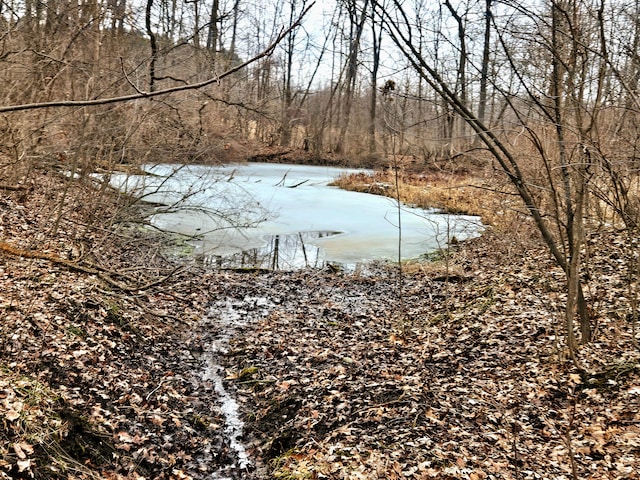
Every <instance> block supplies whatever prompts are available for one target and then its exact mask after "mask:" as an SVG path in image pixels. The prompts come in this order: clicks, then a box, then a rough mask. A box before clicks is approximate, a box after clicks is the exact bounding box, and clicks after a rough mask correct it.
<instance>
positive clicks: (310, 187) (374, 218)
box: [111, 163, 482, 269]
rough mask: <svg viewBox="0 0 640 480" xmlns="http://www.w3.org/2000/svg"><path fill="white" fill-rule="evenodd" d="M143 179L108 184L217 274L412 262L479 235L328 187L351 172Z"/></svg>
mask: <svg viewBox="0 0 640 480" xmlns="http://www.w3.org/2000/svg"><path fill="white" fill-rule="evenodd" d="M145 170H146V171H147V172H149V174H150V175H147V176H124V175H119V176H114V177H112V179H111V182H112V184H113V185H115V186H117V187H118V188H120V189H121V190H125V191H129V192H132V193H136V194H139V195H142V196H143V198H144V200H146V201H149V202H153V203H156V204H158V205H159V206H158V207H157V210H156V213H155V214H154V215H153V217H152V223H153V224H154V225H155V226H156V227H158V228H161V229H163V230H167V231H171V232H176V233H180V234H183V235H186V236H187V237H188V238H189V240H188V242H189V244H191V245H192V246H193V248H194V249H195V254H196V255H197V257H198V258H200V259H201V260H202V261H203V262H206V263H210V264H212V265H217V266H219V267H243V266H246V267H260V268H272V269H293V268H301V267H305V266H313V267H319V266H323V265H325V264H326V263H327V262H330V263H337V264H341V265H343V266H353V265H355V264H358V263H362V262H367V261H372V260H397V259H398V256H399V253H400V257H401V258H403V259H411V258H418V257H420V256H421V255H424V254H427V253H429V252H433V251H435V250H437V249H439V248H443V247H445V246H446V245H447V243H448V242H450V241H451V240H452V239H453V238H454V237H455V239H457V240H465V239H468V238H470V237H475V236H478V235H479V234H480V232H481V230H482V224H481V223H480V220H479V218H478V217H471V216H460V215H446V214H441V213H438V212H436V211H433V210H422V209H417V208H411V207H408V206H406V205H401V206H400V207H398V205H397V203H396V202H395V201H394V200H392V199H389V198H385V197H381V196H377V195H371V194H366V193H357V192H350V191H345V190H341V189H339V188H337V187H332V186H329V183H330V182H331V181H332V180H334V179H335V178H337V177H338V176H340V175H343V174H346V173H349V172H352V171H354V170H349V169H344V168H335V167H322V166H302V165H281V164H262V163H249V164H239V165H226V166H223V167H211V166H183V165H156V166H147V167H146V168H145ZM400 238H401V242H400V240H399V239H400ZM400 246H401V248H400V249H399V247H400Z"/></svg>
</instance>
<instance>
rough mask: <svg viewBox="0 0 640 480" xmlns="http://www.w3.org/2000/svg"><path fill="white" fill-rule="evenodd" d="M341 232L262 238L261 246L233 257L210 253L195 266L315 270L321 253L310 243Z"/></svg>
mask: <svg viewBox="0 0 640 480" xmlns="http://www.w3.org/2000/svg"><path fill="white" fill-rule="evenodd" d="M340 233H342V232H333V231H320V232H298V233H295V234H278V235H265V236H264V237H263V239H264V240H265V244H264V245H262V246H260V247H256V248H248V249H246V250H242V251H240V252H237V253H233V254H227V255H219V254H216V253H215V251H214V250H210V251H207V250H205V251H204V252H203V253H201V254H199V255H198V256H197V260H198V262H200V263H201V264H203V265H206V266H208V267H214V268H217V269H245V268H247V269H248V268H251V269H268V270H292V269H298V268H307V267H312V268H319V267H323V266H324V264H325V260H326V259H325V255H324V253H323V250H322V249H321V248H320V247H319V246H318V245H316V244H314V241H316V240H318V239H322V238H328V237H332V236H335V235H339V234H340Z"/></svg>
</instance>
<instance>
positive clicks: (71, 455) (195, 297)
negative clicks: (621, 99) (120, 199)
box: [0, 181, 640, 479]
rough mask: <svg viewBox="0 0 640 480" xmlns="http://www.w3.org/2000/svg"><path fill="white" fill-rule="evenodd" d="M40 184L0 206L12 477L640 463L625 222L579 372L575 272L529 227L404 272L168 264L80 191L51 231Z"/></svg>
mask: <svg viewBox="0 0 640 480" xmlns="http://www.w3.org/2000/svg"><path fill="white" fill-rule="evenodd" d="M38 185H45V186H46V185H48V184H47V183H46V182H45V181H42V182H39V183H38ZM49 188H50V189H51V190H50V191H57V189H56V185H55V184H54V185H51V186H50V187H49ZM41 190H42V191H41ZM49 193H50V192H49ZM46 194H47V191H46V188H45V187H39V189H36V190H35V191H33V192H31V193H30V194H29V195H28V196H27V197H26V198H22V199H19V198H13V197H10V196H7V197H3V199H2V210H1V211H0V215H1V219H0V226H1V228H2V230H1V232H0V233H1V234H2V240H3V242H5V243H4V245H9V246H11V248H12V249H13V251H11V250H9V249H6V248H5V249H4V250H3V252H2V253H0V259H1V263H0V308H1V314H2V324H1V326H0V329H1V331H0V338H1V341H2V349H1V351H0V352H1V357H0V418H1V419H2V423H0V425H1V426H0V475H2V476H4V477H12V478H231V479H235V478H256V479H257V478H332V479H358V478H367V479H378V478H379V479H382V478H385V479H393V478H416V479H418V478H444V479H446V478H452V479H453V478H469V479H483V478H504V479H510V478H514V479H525V478H527V479H529V478H531V479H535V478H549V479H551V478H553V479H562V478H593V479H596V478H597V479H601V478H611V479H619V478H620V479H622V478H629V479H632V478H638V471H640V413H639V412H640V379H639V378H640V367H639V366H638V355H637V349H634V347H633V346H632V344H631V334H632V324H631V322H630V317H629V316H628V313H629V312H630V311H631V310H630V305H629V301H628V296H629V295H628V291H627V288H628V287H627V284H628V282H626V280H625V278H624V275H625V268H624V258H625V255H626V252H627V251H628V250H629V248H630V247H632V245H630V244H629V242H628V241H624V240H623V239H621V238H619V236H617V235H616V234H615V233H613V232H601V233H599V234H598V235H597V236H596V235H594V236H593V237H592V238H591V240H590V243H589V254H590V255H591V258H592V262H591V263H590V264H591V266H592V269H591V271H589V272H586V274H588V275H589V276H590V278H589V289H588V292H589V297H590V301H591V305H592V307H593V309H594V312H593V313H594V314H595V318H596V323H597V333H596V340H595V342H593V343H592V344H590V345H588V346H586V347H583V348H582V349H581V352H580V359H581V362H582V364H583V365H584V369H583V370H578V369H577V368H575V367H574V366H573V365H572V364H571V363H570V362H568V361H567V359H566V358H565V356H564V346H563V342H562V341H561V338H562V328H561V327H560V326H559V325H560V319H561V318H562V303H563V293H562V292H563V288H562V275H561V272H559V271H557V269H555V268H554V267H553V266H552V265H551V264H550V263H549V262H548V261H547V260H546V258H547V257H546V255H545V254H544V251H541V250H538V249H537V248H536V246H535V245H531V244H530V242H526V241H524V242H523V241H521V240H520V239H518V238H515V237H505V236H499V235H496V234H492V233H491V232H489V233H487V234H486V235H485V236H484V237H483V238H482V239H480V240H479V241H474V242H470V243H468V244H465V245H462V246H460V247H458V249H457V251H456V252H454V257H453V259H452V262H453V266H452V270H451V271H450V272H449V274H448V275H447V272H445V271H444V270H443V269H442V268H440V269H434V268H430V267H428V268H426V269H424V270H421V269H419V268H418V269H413V270H412V271H411V272H407V273H405V275H404V276H403V277H402V279H401V281H400V279H399V277H398V275H397V272H396V271H395V270H394V269H393V268H388V267H383V266H372V267H370V268H366V269H362V270H360V271H356V272H351V273H345V272H337V273H336V272H333V271H329V270H322V271H303V272H288V273H287V272H273V273H255V274H252V273H234V272H218V273H216V272H210V271H206V270H203V269H201V268H200V267H198V266H197V265H185V266H183V268H181V269H180V270H179V271H175V270H174V265H172V262H171V259H168V258H165V257H164V255H163V254H162V250H161V249H160V248H159V244H158V243H157V241H156V240H155V239H150V238H148V237H147V236H146V235H145V234H144V233H141V232H138V231H133V232H132V231H131V230H129V231H127V232H126V233H127V234H126V235H124V233H122V232H120V233H122V235H118V232H116V234H113V229H111V230H109V232H110V233H109V235H102V234H100V233H99V230H94V229H88V228H87V229H79V228H78V225H86V215H85V216H80V215H81V214H82V212H79V213H78V210H79V207H78V205H75V206H74V205H73V204H70V205H67V204H66V203H65V205H66V207H65V208H68V212H64V213H65V215H64V216H63V217H64V221H61V222H60V225H59V226H58V228H56V229H55V230H56V231H55V235H51V232H52V228H51V219H52V218H54V216H53V215H52V212H47V211H46V209H43V207H42V206H43V205H44V204H45V202H44V201H43V197H42V196H41V195H45V196H46ZM78 198H82V196H81V195H79V196H78ZM113 208H116V207H113ZM106 210H109V209H106ZM114 215H115V214H114ZM114 218H115V217H114ZM82 222H84V223H82ZM117 224H118V223H117V222H116V221H114V225H117ZM43 232H47V233H49V236H45V235H44V234H43ZM40 235H41V236H42V238H40ZM25 251H39V252H44V253H45V254H46V255H41V256H40V257H34V256H31V257H29V256H25V255H19V253H20V252H23V253H24V252H25ZM62 258H64V259H66V260H68V261H69V262H71V261H72V265H76V264H78V265H82V266H83V268H82V269H74V268H71V266H72V265H71V266H70V264H69V263H64V262H59V261H53V260H56V259H62ZM97 266H100V267H101V268H97ZM160 280H162V281H160ZM138 287H140V288H138ZM143 287H144V288H143ZM225 396H227V397H228V398H226V397H225ZM229 398H230V399H232V400H233V401H232V402H229ZM236 407H237V408H239V412H233V411H229V409H231V410H233V408H236ZM236 414H237V415H240V414H242V417H243V419H244V421H245V424H244V426H242V425H239V424H234V422H235V419H234V418H235V417H234V415H236Z"/></svg>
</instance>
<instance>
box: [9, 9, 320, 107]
mask: <svg viewBox="0 0 640 480" xmlns="http://www.w3.org/2000/svg"><path fill="white" fill-rule="evenodd" d="M314 5H315V2H313V3H311V4H310V5H309V6H308V7H307V8H305V9H304V11H303V12H302V13H301V14H300V16H299V17H298V19H297V20H296V21H295V22H293V23H292V24H291V25H289V27H288V28H286V29H284V30H283V31H282V32H281V33H280V34H279V35H278V36H277V37H276V39H275V40H274V41H273V42H272V43H271V44H270V45H269V46H268V47H267V48H266V49H264V50H263V51H262V52H261V53H259V54H258V55H256V56H255V57H252V58H250V59H249V60H247V61H246V62H244V63H241V64H240V65H237V66H235V67H233V68H230V69H229V70H227V71H225V72H223V73H221V74H220V75H216V76H215V77H213V78H209V79H207V80H204V81H202V82H198V83H193V84H189V85H179V86H177V87H170V88H165V89H162V90H156V91H153V92H143V91H140V92H138V93H134V94H131V95H123V96H120V97H110V98H97V99H93V100H60V101H53V102H41V103H26V104H23V105H8V106H5V107H0V113H7V112H18V111H23V110H36V109H41V108H52V107H72V108H73V107H91V106H94V105H107V104H110V103H120V102H129V101H131V100H138V99H141V98H152V97H158V96H160V95H167V94H170V93H176V92H183V91H186V90H197V89H199V88H203V87H206V86H207V85H211V84H213V83H217V82H219V81H220V80H221V79H223V78H225V77H228V76H230V75H233V74H234V73H236V72H238V71H240V70H242V69H243V68H245V67H247V66H249V65H251V64H252V63H255V62H256V61H258V60H260V59H261V58H264V57H268V56H270V55H271V54H272V53H273V51H274V50H275V48H276V47H277V46H278V44H279V43H280V42H281V41H282V40H283V39H284V38H285V37H286V36H287V35H288V34H289V32H291V31H292V30H294V29H295V28H297V27H298V26H300V23H301V21H302V19H303V18H304V16H305V15H306V14H307V13H308V12H309V9H311V7H313V6H314Z"/></svg>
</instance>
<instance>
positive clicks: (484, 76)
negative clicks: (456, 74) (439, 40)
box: [478, 0, 492, 124]
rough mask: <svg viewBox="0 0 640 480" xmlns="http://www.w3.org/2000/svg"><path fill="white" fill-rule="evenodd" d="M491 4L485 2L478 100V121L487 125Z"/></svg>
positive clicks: (489, 1)
mask: <svg viewBox="0 0 640 480" xmlns="http://www.w3.org/2000/svg"><path fill="white" fill-rule="evenodd" d="M491 2H492V0H485V12H484V43H483V45H482V65H481V67H480V96H479V99H478V120H480V121H481V122H482V123H485V124H487V120H486V118H485V116H486V112H487V84H488V83H489V61H490V55H489V54H490V49H491V15H492V13H491Z"/></svg>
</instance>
